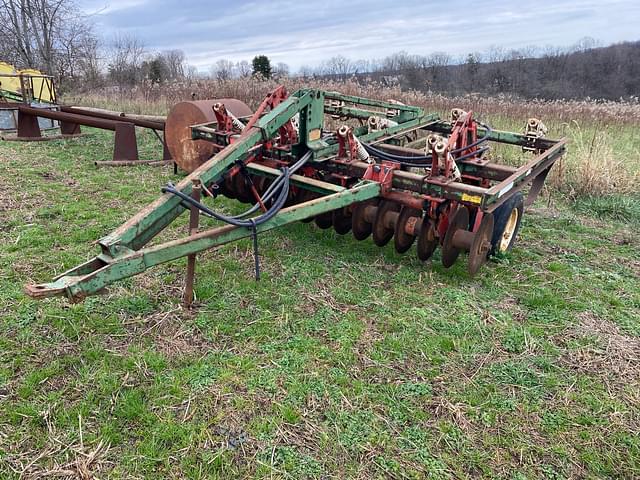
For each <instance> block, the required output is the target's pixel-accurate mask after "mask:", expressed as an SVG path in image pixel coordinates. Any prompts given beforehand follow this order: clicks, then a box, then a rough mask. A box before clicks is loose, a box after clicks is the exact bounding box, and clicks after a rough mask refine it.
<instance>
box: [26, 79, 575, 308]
mask: <svg viewBox="0 0 640 480" xmlns="http://www.w3.org/2000/svg"><path fill="white" fill-rule="evenodd" d="M175 108H176V111H175V112H173V114H172V113H170V114H169V117H168V121H167V129H168V130H167V138H168V139H169V141H170V142H169V146H170V147H171V148H173V149H175V150H176V151H177V150H178V149H179V151H180V154H179V155H176V157H177V158H178V159H179V164H180V165H181V166H182V167H183V169H184V170H186V171H187V173H188V176H186V177H185V178H184V179H183V180H182V181H180V182H179V183H178V184H177V185H171V184H168V185H166V186H164V187H162V195H161V196H160V197H159V198H158V199H157V200H156V201H155V202H153V203H151V204H150V205H148V206H147V207H145V208H143V209H142V210H140V211H139V212H138V213H137V214H136V215H134V216H133V217H132V218H131V219H130V220H128V221H127V222H125V223H124V224H123V225H121V226H120V227H118V228H117V229H116V230H114V231H113V232H112V233H111V234H109V235H107V236H105V237H103V238H101V239H100V240H99V241H98V242H97V243H98V245H99V246H100V253H99V254H98V255H97V256H96V257H94V258H93V259H91V260H89V261H88V262H86V263H84V264H81V265H79V266H77V267H75V268H72V269H71V270H69V271H67V272H65V273H63V274H62V275H60V276H58V277H57V278H55V279H54V280H53V281H52V282H51V283H44V284H39V285H28V286H27V287H26V291H27V293H28V294H29V295H31V296H32V297H35V298H42V297H50V296H55V295H60V296H66V297H68V298H69V299H70V300H72V301H79V300H82V299H83V298H85V297H86V296H88V295H93V294H96V293H99V292H101V291H102V290H104V289H105V288H106V287H107V286H109V285H110V284H112V283H114V282H117V281H118V280H121V279H123V278H126V277H130V276H133V275H137V274H140V273H142V272H144V271H145V270H147V269H148V268H151V267H153V266H155V265H158V264H162V263H165V262H169V261H172V260H175V259H177V258H180V257H184V256H188V257H189V259H190V262H191V261H192V259H193V258H194V257H193V256H194V255H195V254H196V253H198V252H201V251H203V250H206V249H210V248H213V247H216V246H218V245H222V244H225V243H229V242H232V241H234V240H238V239H241V238H246V237H250V238H252V239H253V246H254V252H255V268H256V277H258V276H259V271H260V263H259V255H258V244H259V242H258V239H259V236H260V234H262V233H264V232H266V231H268V230H271V229H274V228H277V227H281V226H284V225H287V224H289V223H292V222H298V221H305V222H311V221H312V222H313V223H315V225H316V226H317V227H319V228H320V229H333V230H334V231H335V232H336V233H338V234H340V235H347V234H350V233H351V234H352V235H353V237H354V238H355V239H356V240H365V239H367V238H368V237H369V236H371V237H372V241H373V242H374V243H375V244H376V245H378V246H380V247H384V246H385V245H388V244H390V243H391V242H392V241H393V246H394V248H395V250H396V251H397V252H399V253H406V252H408V251H410V250H411V249H412V247H413V245H415V250H416V254H417V256H418V258H419V259H420V260H423V261H426V260H429V259H432V258H434V254H435V258H436V259H437V258H438V254H437V251H438V248H439V249H440V255H439V258H440V261H441V262H442V264H443V265H444V266H445V267H451V266H452V265H453V264H454V263H455V262H456V261H457V260H458V259H459V258H460V256H461V254H465V253H467V254H468V255H467V256H468V260H467V265H468V272H469V274H470V275H475V274H476V273H477V272H478V270H479V269H480V267H481V266H482V265H483V264H484V263H485V262H486V261H487V258H488V257H489V256H490V255H491V254H500V253H504V252H506V251H508V250H509V249H511V247H512V246H513V243H514V241H515V239H516V236H517V233H518V231H519V228H520V222H521V220H522V214H523V209H524V207H525V206H527V205H530V204H531V203H532V202H533V201H534V200H535V198H536V196H537V195H538V193H539V192H540V190H541V188H542V186H543V184H544V181H545V179H546V176H547V174H548V172H549V170H550V169H551V168H552V166H553V164H554V163H555V161H556V160H557V159H558V158H560V157H561V155H562V154H563V153H564V151H565V143H566V142H565V140H564V139H560V140H552V139H548V138H546V137H545V134H546V129H541V128H534V127H535V126H536V125H541V124H542V122H540V121H539V120H536V119H531V120H529V121H528V122H527V127H526V128H525V131H524V132H525V133H524V134H520V133H512V132H504V131H498V130H493V129H492V128H490V127H489V126H488V125H486V124H484V123H481V122H479V121H478V120H477V119H476V118H475V117H474V115H473V112H466V111H463V110H460V109H454V110H452V112H451V118H450V119H448V120H443V119H441V118H439V116H438V115H436V114H429V113H426V112H425V111H424V110H423V109H422V108H420V107H416V106H410V105H403V104H401V103H399V102H393V101H387V102H385V101H379V100H372V99H368V98H360V97H355V96H350V95H343V94H340V93H337V92H329V91H323V90H316V89H302V90H299V91H297V92H295V93H293V94H291V95H289V94H288V93H287V92H286V90H285V88H284V87H278V88H277V89H276V90H274V91H273V92H271V93H270V94H269V95H268V96H267V97H266V98H265V100H264V101H263V102H262V104H261V105H260V106H259V107H258V108H257V109H256V110H255V112H254V113H251V112H250V111H248V109H247V108H246V106H245V105H244V104H242V103H241V102H239V101H237V100H233V99H222V100H216V101H211V102H199V103H197V104H192V103H191V104H190V103H188V102H187V103H186V104H179V105H177V106H176V107H175ZM172 118H173V119H175V122H174V121H170V120H171V119H172ZM200 120H204V122H200V123H199V121H200ZM185 121H186V122H190V121H195V124H194V125H188V129H186V130H185ZM174 123H175V131H171V129H172V124H174ZM532 125H533V126H532ZM496 144H502V145H510V146H512V147H514V148H516V149H517V150H518V151H519V152H520V155H521V156H522V162H521V166H520V167H511V166H506V165H502V164H499V163H497V162H496V161H495V160H494V156H493V152H492V147H493V145H496ZM200 193H202V198H201V197H200ZM220 195H223V196H226V197H228V198H231V199H236V200H238V201H239V202H242V203H244V204H247V205H248V208H247V210H246V211H244V212H243V213H241V214H239V215H235V216H230V215H227V214H223V213H221V212H220V211H219V210H218V209H216V206H217V205H216V204H217V203H218V201H217V200H216V199H217V198H218V197H219V196H220ZM185 211H190V212H191V218H192V219H194V218H195V219H197V218H198V216H202V217H207V218H210V219H212V221H214V222H216V223H218V225H212V226H209V227H207V228H203V227H201V228H199V229H195V228H191V229H190V233H189V235H187V236H185V237H183V238H179V239H176V240H173V241H168V242H164V243H155V244H154V243H153V242H152V241H153V239H154V238H155V237H156V236H158V234H160V233H161V232H162V231H163V230H164V229H165V228H166V227H167V226H168V225H169V224H170V223H171V222H173V221H174V220H175V219H176V218H177V217H178V216H180V215H181V214H182V213H184V212H185ZM194 215H195V216H194ZM194 224H197V222H196V223H193V222H192V225H191V226H192V227H193V225H194ZM190 265H192V264H190ZM191 270H193V269H191Z"/></svg>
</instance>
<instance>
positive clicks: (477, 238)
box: [467, 213, 493, 277]
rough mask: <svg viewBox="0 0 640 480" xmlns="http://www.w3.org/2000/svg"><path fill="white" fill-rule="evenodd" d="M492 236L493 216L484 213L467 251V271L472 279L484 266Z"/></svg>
mask: <svg viewBox="0 0 640 480" xmlns="http://www.w3.org/2000/svg"><path fill="white" fill-rule="evenodd" d="M492 235H493V214H492V213H485V214H484V216H483V217H482V220H481V221H480V226H479V227H478V230H477V231H476V233H474V235H473V241H472V242H471V249H470V250H469V264H468V265H467V269H468V271H469V275H471V276H472V277H473V276H474V275H475V274H476V273H478V270H480V267H481V266H482V265H484V263H485V262H486V261H487V258H488V256H489V251H490V250H491V236H492Z"/></svg>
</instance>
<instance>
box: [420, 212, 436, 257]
mask: <svg viewBox="0 0 640 480" xmlns="http://www.w3.org/2000/svg"><path fill="white" fill-rule="evenodd" d="M437 247H438V237H437V236H436V229H435V225H434V223H433V220H431V219H430V218H429V217H427V216H425V217H424V218H423V219H422V225H421V226H420V232H419V233H418V244H417V245H416V251H417V253H418V258H419V259H420V260H422V261H423V262H425V261H427V260H429V259H430V258H431V256H432V255H433V252H435V251H436V248H437Z"/></svg>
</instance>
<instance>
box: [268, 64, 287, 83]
mask: <svg viewBox="0 0 640 480" xmlns="http://www.w3.org/2000/svg"><path fill="white" fill-rule="evenodd" d="M272 75H273V77H274V78H275V79H276V80H278V79H281V78H286V77H288V76H289V65H287V64H286V63H283V62H278V63H276V66H275V67H273V72H272Z"/></svg>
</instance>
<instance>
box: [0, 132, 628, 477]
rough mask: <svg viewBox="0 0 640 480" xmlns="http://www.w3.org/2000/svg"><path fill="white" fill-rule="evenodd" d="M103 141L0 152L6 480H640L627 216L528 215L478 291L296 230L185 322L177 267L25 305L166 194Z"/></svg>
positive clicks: (208, 275) (199, 287)
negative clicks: (256, 271)
mask: <svg viewBox="0 0 640 480" xmlns="http://www.w3.org/2000/svg"><path fill="white" fill-rule="evenodd" d="M143 140H144V142H143V143H144V147H143V148H142V152H143V156H145V157H146V158H154V156H156V155H158V153H159V152H160V150H159V148H158V147H157V145H155V144H154V143H153V139H152V138H151V136H150V135H143ZM111 142H112V140H111V136H110V135H108V134H103V133H97V132H93V134H92V135H91V136H86V137H82V138H80V139H76V140H73V141H67V142H59V141H54V142H49V143H33V144H17V143H5V142H2V143H0V275H1V277H2V283H1V286H0V316H1V318H0V478H3V479H4V478H7V479H12V478H16V479H17V478H41V477H43V476H45V475H49V476H57V477H65V476H67V477H69V478H83V479H84V478H93V477H92V475H95V477H97V478H101V479H104V478H156V479H166V478H176V479H177V478H363V479H364V478H425V477H427V478H478V477H486V478H505V479H507V478H508V479H524V478H553V479H555V478H605V477H617V478H633V477H639V476H640V320H639V319H640V280H639V277H640V257H639V255H638V252H639V251H640V235H639V234H638V228H639V226H640V200H638V199H637V197H633V196H617V197H613V199H607V200H604V201H602V200H595V199H593V198H588V197H585V198H582V197H581V198H580V199H579V200H578V201H576V202H575V203H572V204H571V206H568V204H567V202H565V201H564V200H563V199H562V198H561V197H559V196H553V197H551V198H543V199H541V200H540V201H539V202H538V204H537V205H536V206H535V208H534V209H532V210H531V211H530V212H529V213H528V214H527V215H526V216H525V220H524V226H523V228H522V231H521V236H520V239H519V242H518V244H517V245H516V248H515V249H514V251H513V252H512V253H511V254H509V255H508V256H507V257H506V258H503V259H501V260H500V261H497V262H491V263H489V264H488V265H487V266H485V267H484V268H483V269H482V270H481V272H480V274H479V275H478V276H477V277H476V278H475V279H470V278H469V277H468V275H467V274H466V265H465V261H462V262H459V263H458V264H457V265H456V266H454V267H453V268H452V269H449V270H446V269H444V268H443V267H442V266H441V264H440V254H439V252H438V253H436V255H435V257H434V259H433V262H432V263H429V264H426V265H425V264H422V263H421V262H419V261H418V259H417V258H416V257H415V252H414V251H413V250H411V251H410V252H409V253H408V254H406V255H402V256H401V255H398V254H396V253H395V252H394V250H393V246H391V245H389V246H387V247H385V248H383V249H380V248H378V247H376V246H374V245H373V243H372V242H371V240H367V241H364V242H357V241H355V240H354V239H353V238H352V236H351V235H347V236H344V237H342V236H339V235H337V234H335V233H334V232H333V231H332V230H319V229H317V228H316V227H315V226H314V225H312V224H311V225H307V224H295V225H291V226H288V227H285V228H281V229H279V230H277V231H274V232H271V233H268V234H265V235H262V236H261V238H260V245H261V255H262V266H263V270H264V274H263V279H262V280H261V281H260V282H258V283H256V282H255V281H254V280H253V278H252V250H251V245H250V243H249V242H248V241H241V242H238V243H236V244H232V245H229V246H225V247H223V248H219V249H216V250H213V251H208V252H206V253H204V254H202V255H200V256H199V257H198V266H197V280H196V295H197V305H196V308H195V309H193V310H192V311H186V310H184V309H183V308H181V306H180V302H179V298H180V294H181V288H182V286H181V282H182V279H183V275H184V269H185V261H184V260H182V261H177V262H174V263H171V264H168V265H164V266H161V267H158V268H155V269H153V270H151V271H148V272H146V273H144V274H142V275H140V276H137V277H135V278H133V279H130V280H128V281H124V282H120V283H118V284H117V285H115V286H114V287H113V288H112V289H110V291H109V292H108V294H106V295H104V296H100V297H91V298H89V299H87V300H86V301H85V302H84V303H81V304H75V305H70V304H69V303H67V302H66V301H64V300H60V299H53V300H45V301H41V302H35V301H32V300H30V299H29V298H27V297H26V296H25V295H24V293H23V291H22V288H23V285H24V284H25V283H29V282H42V281H48V280H49V279H50V278H52V276H53V274H55V273H60V272H62V271H64V270H65V269H67V268H70V267H72V266H75V265H76V264H78V263H80V262H81V261H84V260H85V259H87V258H89V257H90V256H93V255H94V254H95V253H96V251H97V247H95V246H92V245H91V242H93V241H94V240H96V239H97V238H99V237H100V236H102V235H104V234H105V233H108V232H109V231H111V230H112V229H113V228H114V227H116V226H117V225H119V224H120V223H121V222H122V221H124V220H125V219H127V218H128V217H129V216H131V215H132V214H133V213H134V212H136V211H137V209H138V208H139V207H141V206H143V205H145V204H146V203H148V202H149V201H150V200H152V199H154V198H155V197H156V196H157V195H158V193H159V188H160V186H162V185H163V184H164V183H166V182H167V181H169V180H175V177H174V176H173V174H172V170H171V168H170V167H166V168H164V167H163V168H145V167H135V168H128V169H96V168H95V167H94V166H93V160H96V159H103V160H106V159H109V158H110V154H111ZM636 153H637V152H636ZM222 203H223V204H224V206H225V208H226V209H227V210H229V211H231V210H233V209H234V208H236V207H235V206H233V204H232V202H230V201H225V200H223V201H222ZM182 220H183V222H181V223H180V224H179V225H177V226H176V227H175V228H174V229H173V231H172V233H173V234H175V235H178V234H179V233H181V232H184V231H185V230H186V223H185V222H186V219H182Z"/></svg>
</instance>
